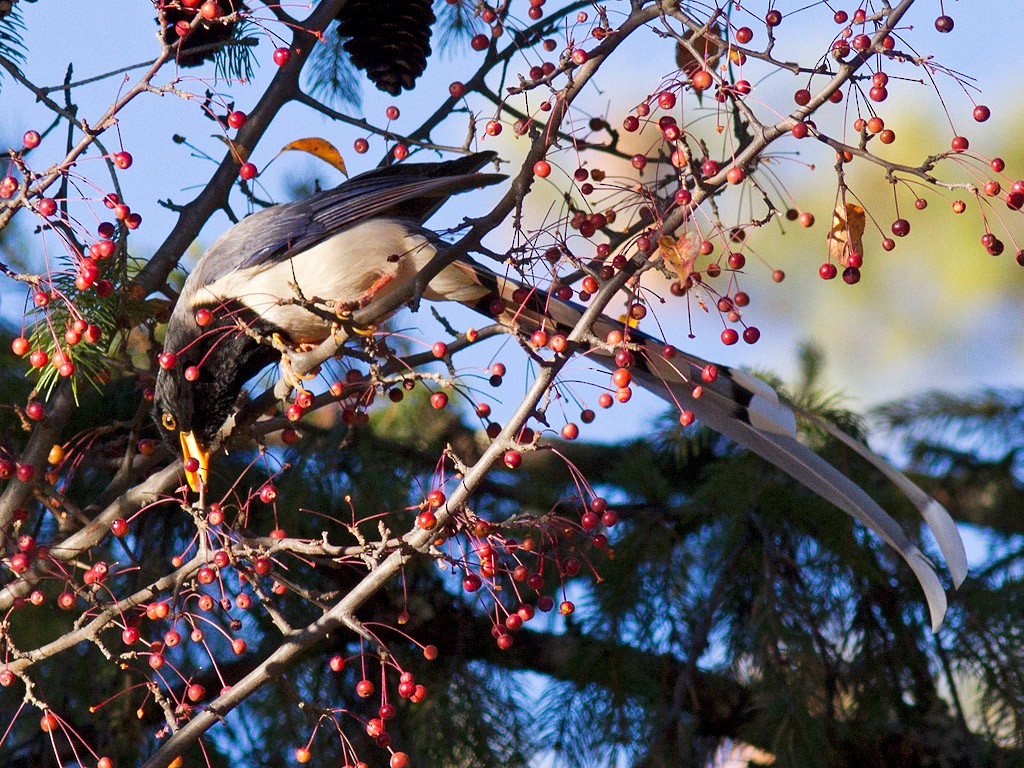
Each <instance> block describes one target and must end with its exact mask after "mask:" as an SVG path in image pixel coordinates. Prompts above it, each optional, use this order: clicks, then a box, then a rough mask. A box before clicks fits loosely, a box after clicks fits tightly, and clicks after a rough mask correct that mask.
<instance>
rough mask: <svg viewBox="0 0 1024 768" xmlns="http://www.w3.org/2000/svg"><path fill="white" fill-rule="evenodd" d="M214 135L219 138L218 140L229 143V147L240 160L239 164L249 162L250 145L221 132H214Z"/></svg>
mask: <svg viewBox="0 0 1024 768" xmlns="http://www.w3.org/2000/svg"><path fill="white" fill-rule="evenodd" d="M212 136H213V138H215V139H217V140H218V141H223V142H224V143H225V144H227V145H228V147H229V148H230V149H231V153H232V154H233V155H234V156H235V158H236V159H237V160H238V164H239V165H242V164H243V163H247V162H249V148H248V147H246V146H244V145H242V144H239V143H238V142H236V141H232V140H231V139H229V138H228V137H227V136H222V135H220V134H219V133H214V134H212Z"/></svg>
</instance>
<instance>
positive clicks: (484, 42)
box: [469, 34, 491, 51]
mask: <svg viewBox="0 0 1024 768" xmlns="http://www.w3.org/2000/svg"><path fill="white" fill-rule="evenodd" d="M490 44H491V41H490V40H488V39H487V35H483V34H480V35H473V38H472V39H471V40H470V41H469V47H470V48H472V49H473V50H474V51H486V50H487V46H489V45H490Z"/></svg>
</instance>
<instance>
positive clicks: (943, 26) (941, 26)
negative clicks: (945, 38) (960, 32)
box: [935, 16, 953, 34]
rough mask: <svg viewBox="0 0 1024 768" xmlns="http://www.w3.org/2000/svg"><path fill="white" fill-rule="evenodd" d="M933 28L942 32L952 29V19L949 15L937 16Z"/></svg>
mask: <svg viewBox="0 0 1024 768" xmlns="http://www.w3.org/2000/svg"><path fill="white" fill-rule="evenodd" d="M935 28H936V29H937V30H939V32H942V33H943V34H945V33H948V32H952V31H953V19H952V18H950V17H949V16H939V18H937V19H936V20H935Z"/></svg>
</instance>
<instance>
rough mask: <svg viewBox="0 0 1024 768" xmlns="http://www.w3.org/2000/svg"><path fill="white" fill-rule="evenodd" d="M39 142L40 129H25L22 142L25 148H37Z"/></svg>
mask: <svg viewBox="0 0 1024 768" xmlns="http://www.w3.org/2000/svg"><path fill="white" fill-rule="evenodd" d="M39 142H40V136H39V131H25V135H24V136H22V137H21V143H22V144H24V145H25V149H35V148H36V147H38V146H39Z"/></svg>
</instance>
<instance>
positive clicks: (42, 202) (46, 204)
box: [36, 197, 57, 216]
mask: <svg viewBox="0 0 1024 768" xmlns="http://www.w3.org/2000/svg"><path fill="white" fill-rule="evenodd" d="M36 208H37V209H38V210H39V213H40V215H42V216H53V214H55V213H56V212H57V202H56V201H55V200H54V199H53V198H52V197H42V198H40V199H39V202H38V203H36Z"/></svg>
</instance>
